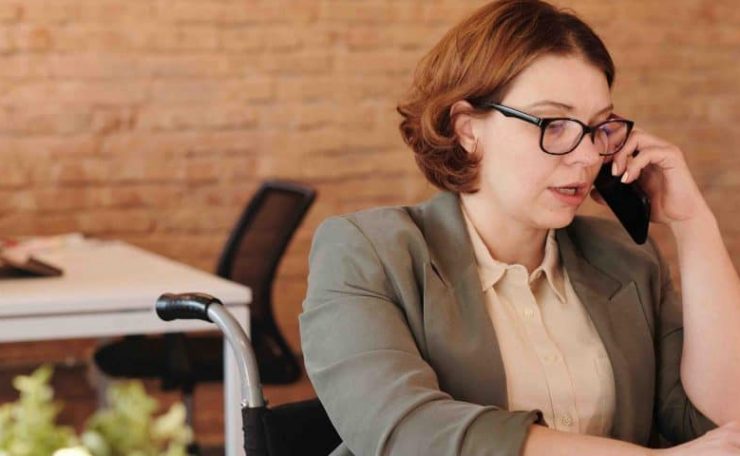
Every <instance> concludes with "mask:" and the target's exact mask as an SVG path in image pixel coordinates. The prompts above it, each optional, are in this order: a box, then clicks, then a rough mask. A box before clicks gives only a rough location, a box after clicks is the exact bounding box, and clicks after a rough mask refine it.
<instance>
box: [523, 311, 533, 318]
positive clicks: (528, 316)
mask: <svg viewBox="0 0 740 456" xmlns="http://www.w3.org/2000/svg"><path fill="white" fill-rule="evenodd" d="M532 317H534V310H532V309H524V318H532Z"/></svg>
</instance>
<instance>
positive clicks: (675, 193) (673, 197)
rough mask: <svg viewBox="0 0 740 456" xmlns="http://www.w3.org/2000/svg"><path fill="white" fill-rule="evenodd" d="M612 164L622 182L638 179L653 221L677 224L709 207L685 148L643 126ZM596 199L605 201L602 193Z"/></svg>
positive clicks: (637, 130) (633, 134) (703, 211)
mask: <svg viewBox="0 0 740 456" xmlns="http://www.w3.org/2000/svg"><path fill="white" fill-rule="evenodd" d="M636 151H639V153H636ZM612 166H613V168H612V169H613V171H612V174H614V175H621V176H622V182H624V183H631V182H634V181H636V180H637V181H638V183H639V185H640V187H641V188H642V189H643V190H644V191H645V193H647V195H648V198H650V221H651V222H656V223H664V224H668V225H673V224H676V223H679V222H685V221H688V220H691V219H692V218H695V217H697V216H699V215H703V214H705V213H706V211H708V210H709V208H708V206H707V204H706V202H705V201H704V198H703V197H702V195H701V192H700V191H699V188H698V186H697V185H696V182H695V181H694V179H693V177H692V176H691V173H690V171H689V168H688V165H687V164H686V161H685V160H684V157H683V153H682V152H681V150H680V149H679V148H678V147H676V146H675V145H673V144H670V143H668V142H666V141H663V140H661V139H659V138H657V137H655V136H652V135H650V134H648V133H646V132H644V131H642V130H640V129H639V128H635V129H634V130H633V131H632V134H631V135H630V137H629V138H628V139H627V142H626V143H625V145H624V147H622V149H621V150H620V151H619V152H617V154H616V155H614V159H613V163H612ZM594 199H595V200H597V202H600V203H601V202H602V201H600V200H601V198H600V197H599V195H594Z"/></svg>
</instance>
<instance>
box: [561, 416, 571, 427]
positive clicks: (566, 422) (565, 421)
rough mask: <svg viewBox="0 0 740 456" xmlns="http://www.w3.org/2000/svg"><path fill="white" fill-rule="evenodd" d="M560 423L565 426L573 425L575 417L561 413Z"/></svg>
mask: <svg viewBox="0 0 740 456" xmlns="http://www.w3.org/2000/svg"><path fill="white" fill-rule="evenodd" d="M560 424H562V425H563V426H572V425H573V418H571V417H570V415H560Z"/></svg>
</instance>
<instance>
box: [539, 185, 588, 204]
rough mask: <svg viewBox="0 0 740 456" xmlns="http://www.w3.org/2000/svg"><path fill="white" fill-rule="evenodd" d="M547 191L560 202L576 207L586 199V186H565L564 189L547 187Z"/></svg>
mask: <svg viewBox="0 0 740 456" xmlns="http://www.w3.org/2000/svg"><path fill="white" fill-rule="evenodd" d="M548 190H550V192H552V194H553V195H554V196H555V197H556V198H557V199H558V200H560V201H562V202H564V203H566V204H568V205H571V206H578V205H579V204H581V203H582V202H583V200H584V198H585V197H586V186H585V185H579V186H565V187H549V188H548Z"/></svg>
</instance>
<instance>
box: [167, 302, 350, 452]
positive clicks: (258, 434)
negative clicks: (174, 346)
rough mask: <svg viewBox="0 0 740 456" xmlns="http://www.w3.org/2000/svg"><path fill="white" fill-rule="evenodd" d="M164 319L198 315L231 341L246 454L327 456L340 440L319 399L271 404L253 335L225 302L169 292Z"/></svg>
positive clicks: (194, 317)
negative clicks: (263, 381) (265, 388)
mask: <svg viewBox="0 0 740 456" xmlns="http://www.w3.org/2000/svg"><path fill="white" fill-rule="evenodd" d="M156 310H157V315H159V317H160V318H161V319H162V320H165V321H170V320H176V319H199V320H204V321H209V322H212V323H215V324H216V326H218V328H219V329H220V330H221V331H222V332H223V335H224V338H225V339H226V340H227V341H228V343H229V345H230V346H231V348H232V350H233V351H234V355H235V357H236V364H237V367H238V368H239V374H240V375H239V376H240V379H241V404H242V419H243V429H244V450H245V451H246V453H247V456H293V455H297V454H300V455H302V456H326V455H328V454H329V453H331V452H332V450H334V449H335V448H336V447H337V446H338V445H339V444H340V443H341V438H340V437H339V434H338V433H337V431H336V429H335V428H334V426H333V424H332V422H331V421H330V419H329V416H328V415H327V414H326V410H324V407H323V405H321V402H320V401H319V400H318V399H310V400H306V401H301V402H293V403H290V404H283V405H280V406H277V407H272V408H269V407H268V406H267V403H266V401H265V399H264V397H263V396H262V385H261V383H260V376H259V372H258V369H257V368H256V364H257V362H256V359H255V354H254V351H253V350H252V345H251V343H250V341H249V338H248V337H247V335H246V334H244V331H243V330H242V329H241V327H240V326H239V325H238V324H237V323H236V322H235V320H234V317H233V316H232V315H231V314H230V313H229V312H228V311H226V310H225V309H224V307H223V305H222V304H221V301H219V300H218V299H217V298H215V297H213V296H210V295H207V294H203V293H185V294H171V293H165V294H163V295H162V296H160V298H159V299H158V300H157V304H156Z"/></svg>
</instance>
